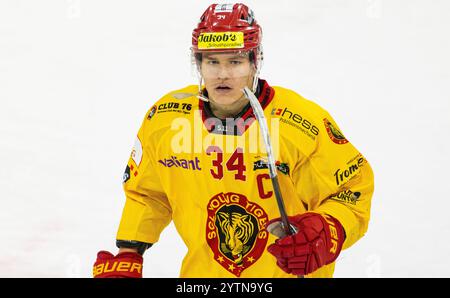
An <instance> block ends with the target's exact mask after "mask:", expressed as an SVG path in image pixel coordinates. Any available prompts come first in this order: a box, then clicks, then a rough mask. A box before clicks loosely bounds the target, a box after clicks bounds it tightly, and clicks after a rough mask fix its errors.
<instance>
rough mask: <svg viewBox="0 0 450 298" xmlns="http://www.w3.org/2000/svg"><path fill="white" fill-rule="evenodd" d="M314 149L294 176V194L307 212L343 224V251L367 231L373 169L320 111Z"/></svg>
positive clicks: (372, 188) (317, 116) (372, 189)
mask: <svg viewBox="0 0 450 298" xmlns="http://www.w3.org/2000/svg"><path fill="white" fill-rule="evenodd" d="M315 116H316V117H314V118H315V119H317V120H316V121H320V122H321V123H320V133H319V136H318V138H317V141H316V148H315V150H313V151H312V153H311V154H309V156H308V158H306V159H305V162H303V164H301V165H298V166H297V167H296V170H297V171H296V173H295V174H294V175H293V179H294V182H295V186H296V190H297V193H298V194H299V196H300V198H301V199H302V201H303V203H304V204H305V205H306V206H307V210H308V211H313V212H318V213H325V214H328V215H331V216H333V217H334V218H336V219H337V220H339V222H340V223H341V224H342V226H343V228H344V230H345V233H346V239H345V242H344V244H343V249H346V248H348V247H350V246H351V245H353V244H354V243H355V242H356V241H357V240H358V239H360V238H361V237H362V236H363V235H364V234H365V232H366V231H367V228H368V224H369V219H370V206H371V199H372V194H373V191H374V176H373V172H372V168H371V167H370V165H369V163H368V161H367V160H366V159H365V157H364V156H363V155H362V154H361V153H360V152H359V151H358V150H357V149H356V148H355V147H354V146H353V145H352V144H351V143H350V142H348V140H347V139H346V138H345V137H344V135H343V134H342V133H341V132H340V130H339V128H338V126H337V125H336V123H335V122H334V120H333V118H332V117H331V116H330V115H329V114H328V113H327V112H326V111H324V110H323V109H321V108H320V110H319V112H318V113H317V115H315Z"/></svg>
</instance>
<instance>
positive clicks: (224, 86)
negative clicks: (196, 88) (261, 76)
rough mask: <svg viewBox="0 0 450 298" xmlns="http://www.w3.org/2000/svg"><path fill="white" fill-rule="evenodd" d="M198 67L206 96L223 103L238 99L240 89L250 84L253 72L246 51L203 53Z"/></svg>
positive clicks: (240, 94)
mask: <svg viewBox="0 0 450 298" xmlns="http://www.w3.org/2000/svg"><path fill="white" fill-rule="evenodd" d="M200 69H201V74H202V77H203V79H204V81H205V87H206V90H207V91H208V97H209V98H210V99H211V100H212V101H214V102H216V103H219V104H223V105H228V104H232V103H234V102H236V101H237V100H239V99H240V98H241V97H242V96H243V94H242V89H243V88H244V87H245V86H247V87H251V86H252V80H253V75H254V74H255V68H254V64H253V63H252V62H250V60H249V57H248V53H243V54H242V53H208V54H203V59H202V62H201V68H200Z"/></svg>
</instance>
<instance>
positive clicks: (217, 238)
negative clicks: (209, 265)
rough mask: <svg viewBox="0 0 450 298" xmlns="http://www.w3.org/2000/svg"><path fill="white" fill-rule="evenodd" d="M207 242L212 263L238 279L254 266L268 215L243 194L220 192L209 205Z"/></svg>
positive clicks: (261, 249)
mask: <svg viewBox="0 0 450 298" xmlns="http://www.w3.org/2000/svg"><path fill="white" fill-rule="evenodd" d="M207 208H208V220H207V223H206V241H207V242H208V245H209V247H210V248H211V250H212V251H213V253H214V260H215V261H216V262H217V263H219V264H220V265H221V266H222V267H223V268H225V269H226V270H227V271H228V272H230V273H232V274H234V275H235V276H240V275H241V273H242V271H244V270H245V269H247V268H248V267H250V266H252V265H253V264H255V263H256V261H257V260H258V259H259V258H260V257H261V255H262V253H263V252H264V249H265V247H266V244H267V240H268V233H267V231H266V229H265V228H264V225H265V224H266V223H267V222H268V216H267V213H266V212H265V211H264V209H263V208H261V207H260V206H259V205H258V204H256V203H253V202H250V201H248V200H247V198H246V197H245V196H244V195H242V194H237V193H231V192H229V193H219V194H217V195H215V196H214V197H212V198H211V200H210V201H209V203H208V206H207Z"/></svg>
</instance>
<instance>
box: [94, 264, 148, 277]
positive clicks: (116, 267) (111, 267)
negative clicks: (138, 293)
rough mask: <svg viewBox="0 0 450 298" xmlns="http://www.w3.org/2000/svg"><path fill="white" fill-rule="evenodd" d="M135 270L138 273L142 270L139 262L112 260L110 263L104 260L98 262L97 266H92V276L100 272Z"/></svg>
mask: <svg viewBox="0 0 450 298" xmlns="http://www.w3.org/2000/svg"><path fill="white" fill-rule="evenodd" d="M134 271H137V272H138V273H141V272H142V264H139V263H131V262H124V261H121V262H117V261H116V262H114V263H112V264H110V263H109V262H106V263H104V264H99V265H97V266H94V276H97V275H99V274H102V273H108V272H134Z"/></svg>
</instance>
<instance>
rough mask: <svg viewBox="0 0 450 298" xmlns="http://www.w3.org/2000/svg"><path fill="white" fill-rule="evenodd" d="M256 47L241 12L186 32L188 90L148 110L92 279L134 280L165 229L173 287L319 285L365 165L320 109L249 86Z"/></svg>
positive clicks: (255, 81) (359, 232)
mask: <svg viewBox="0 0 450 298" xmlns="http://www.w3.org/2000/svg"><path fill="white" fill-rule="evenodd" d="M261 39H262V31H261V27H260V26H259V24H258V23H257V21H256V19H255V16H254V14H253V12H252V11H251V10H250V9H249V8H248V7H247V6H246V5H243V4H240V3H237V4H212V5H210V6H209V7H208V8H207V9H206V11H205V12H204V13H203V15H202V16H201V18H200V21H199V23H198V25H197V27H196V28H195V29H194V30H193V33H192V61H193V65H194V67H195V69H196V71H197V72H198V74H199V82H198V85H192V86H188V87H185V88H183V89H180V90H176V91H172V92H169V93H167V94H166V95H165V96H163V97H162V98H161V99H159V100H158V101H157V102H156V104H154V105H153V106H152V107H149V111H148V112H147V114H146V115H145V117H144V119H143V122H142V125H141V128H140V129H139V131H138V133H137V138H136V142H135V145H134V148H133V150H132V153H131V156H130V158H129V161H128V164H127V166H126V170H125V173H124V176H123V187H124V191H125V196H126V201H125V205H124V209H123V214H122V217H121V221H120V225H119V227H118V232H117V236H116V245H117V247H118V248H119V252H118V253H117V254H116V255H114V254H112V253H110V252H107V251H100V252H99V253H98V255H97V260H96V262H95V264H94V268H93V275H94V277H142V272H143V271H142V270H143V254H144V252H145V251H146V250H147V249H148V248H150V247H151V246H152V245H155V243H157V242H158V239H159V237H160V234H161V232H162V231H163V230H164V228H165V227H166V226H167V225H168V224H169V223H170V222H171V221H173V223H174V225H175V227H176V230H177V232H178V234H179V235H180V237H181V238H182V240H183V241H184V243H185V244H186V246H187V249H188V251H187V254H186V256H185V258H184V260H183V263H182V265H181V270H180V277H296V276H297V275H304V276H305V277H331V276H333V272H334V267H335V261H336V259H337V258H338V256H339V254H340V252H341V251H342V250H344V249H347V248H349V247H351V246H352V245H353V244H354V243H355V242H356V241H358V240H359V239H360V238H361V237H362V236H363V235H364V234H365V232H366V231H367V228H368V223H369V217H370V206H371V198H372V194H373V190H374V177H373V173H372V169H371V167H370V165H369V163H368V161H367V160H366V158H365V157H364V156H363V155H362V154H361V153H360V152H359V151H358V150H357V149H356V148H355V147H354V146H353V145H352V144H351V143H350V142H349V141H348V139H347V138H346V137H344V135H343V134H342V133H341V131H340V129H339V127H338V125H337V124H336V122H335V121H334V119H333V118H332V117H331V115H330V114H329V113H328V112H327V111H326V110H324V109H323V108H321V107H320V106H319V105H317V104H316V103H314V102H312V101H310V100H307V99H305V98H303V97H302V96H301V95H299V94H297V93H296V92H294V91H292V90H289V89H286V88H282V87H274V86H271V85H269V83H268V82H267V81H265V80H263V79H261V78H259V72H260V69H261V65H262V60H263V52H262V46H261ZM292 55H294V53H292ZM246 86H247V87H248V88H250V89H251V90H252V91H253V93H254V94H255V95H256V97H257V98H258V100H259V102H260V104H261V106H262V108H263V109H264V113H265V118H266V120H267V124H268V127H269V130H270V136H271V141H272V143H273V144H272V145H273V147H274V153H275V159H276V167H277V170H278V179H279V184H280V188H281V192H282V196H283V200H284V204H285V206H286V211H287V213H288V215H289V221H290V224H291V225H292V226H293V227H295V229H296V230H297V232H296V233H295V234H293V235H289V236H287V235H286V234H282V233H279V231H280V218H279V217H280V213H279V209H278V206H277V203H276V199H275V196H274V191H273V187H272V184H271V180H270V176H269V173H268V166H267V156H266V155H265V153H266V152H265V150H264V146H263V142H262V141H261V138H260V133H259V124H258V121H256V119H255V117H254V114H253V110H252V108H251V106H250V104H249V101H248V99H247V98H246V97H245V96H244V94H243V92H242V89H243V88H244V87H246ZM355 125H356V123H355ZM261 144H262V145H261ZM148 255H149V258H150V257H152V255H151V249H150V250H149V253H148ZM154 257H158V256H154ZM164 257H168V256H164Z"/></svg>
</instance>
